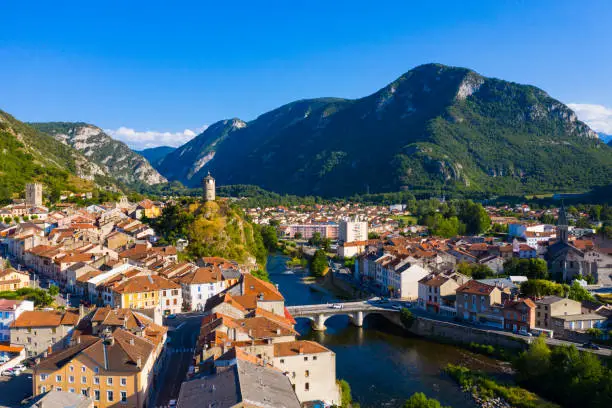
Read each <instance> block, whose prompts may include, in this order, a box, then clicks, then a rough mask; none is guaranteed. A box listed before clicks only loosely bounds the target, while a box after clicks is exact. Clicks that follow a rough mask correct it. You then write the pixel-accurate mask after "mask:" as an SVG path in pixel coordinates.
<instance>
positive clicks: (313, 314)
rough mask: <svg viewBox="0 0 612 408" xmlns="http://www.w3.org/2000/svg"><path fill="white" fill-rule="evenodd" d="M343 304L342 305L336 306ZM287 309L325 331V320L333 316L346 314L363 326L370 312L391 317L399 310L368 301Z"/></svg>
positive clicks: (353, 321) (356, 324)
mask: <svg viewBox="0 0 612 408" xmlns="http://www.w3.org/2000/svg"><path fill="white" fill-rule="evenodd" d="M334 306H341V307H334ZM287 310H288V311H289V313H291V315H292V316H293V317H294V318H300V317H302V318H306V319H310V321H311V322H312V329H313V330H318V331H323V330H325V321H326V320H327V319H329V318H330V317H332V316H338V315H344V316H348V317H349V319H350V320H351V323H353V324H354V325H355V326H357V327H361V326H363V319H365V317H366V316H367V315H369V314H372V313H378V314H382V315H383V316H386V317H390V315H396V314H398V313H399V311H398V310H395V309H392V308H391V307H382V306H376V305H373V304H370V303H368V302H344V303H328V304H321V305H304V306H287Z"/></svg>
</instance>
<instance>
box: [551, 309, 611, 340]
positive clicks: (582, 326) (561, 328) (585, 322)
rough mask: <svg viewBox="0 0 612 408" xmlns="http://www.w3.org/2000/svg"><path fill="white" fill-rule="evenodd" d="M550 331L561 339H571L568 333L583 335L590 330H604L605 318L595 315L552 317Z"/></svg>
mask: <svg viewBox="0 0 612 408" xmlns="http://www.w3.org/2000/svg"><path fill="white" fill-rule="evenodd" d="M551 320H552V330H553V331H554V332H555V335H557V336H558V337H561V338H567V337H571V334H570V333H567V332H568V331H569V332H579V333H584V332H586V331H587V330H589V329H592V328H603V329H605V328H606V321H607V317H605V316H602V315H599V314H597V313H587V314H574V315H562V316H554V317H552V319H551Z"/></svg>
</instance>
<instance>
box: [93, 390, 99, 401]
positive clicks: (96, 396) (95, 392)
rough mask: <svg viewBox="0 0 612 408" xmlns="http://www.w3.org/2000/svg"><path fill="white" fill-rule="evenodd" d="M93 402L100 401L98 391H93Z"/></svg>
mask: <svg viewBox="0 0 612 408" xmlns="http://www.w3.org/2000/svg"><path fill="white" fill-rule="evenodd" d="M94 401H100V390H94Z"/></svg>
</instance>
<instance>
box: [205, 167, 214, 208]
mask: <svg viewBox="0 0 612 408" xmlns="http://www.w3.org/2000/svg"><path fill="white" fill-rule="evenodd" d="M202 185H203V187H204V201H215V179H214V178H213V177H212V176H211V175H210V171H209V172H208V175H207V176H206V177H204V178H203V179H202Z"/></svg>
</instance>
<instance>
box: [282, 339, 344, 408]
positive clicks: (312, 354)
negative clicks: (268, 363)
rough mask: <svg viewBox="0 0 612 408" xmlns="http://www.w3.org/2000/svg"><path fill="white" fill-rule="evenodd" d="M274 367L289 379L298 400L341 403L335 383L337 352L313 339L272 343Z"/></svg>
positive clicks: (302, 401) (337, 404) (336, 404)
mask: <svg viewBox="0 0 612 408" xmlns="http://www.w3.org/2000/svg"><path fill="white" fill-rule="evenodd" d="M274 366H275V367H276V368H278V369H280V370H281V371H282V372H283V373H284V374H285V375H286V376H287V377H288V378H289V381H290V382H291V385H292V386H293V390H294V391H295V394H296V395H297V397H298V399H299V400H300V402H301V403H304V402H307V401H324V402H325V403H327V404H329V405H335V406H340V405H341V403H342V401H341V399H340V395H339V392H338V386H337V385H336V354H335V353H334V352H333V351H331V350H329V349H328V348H326V347H324V346H322V345H321V344H319V343H316V342H314V341H305V340H296V341H288V342H284V343H275V344H274Z"/></svg>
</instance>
